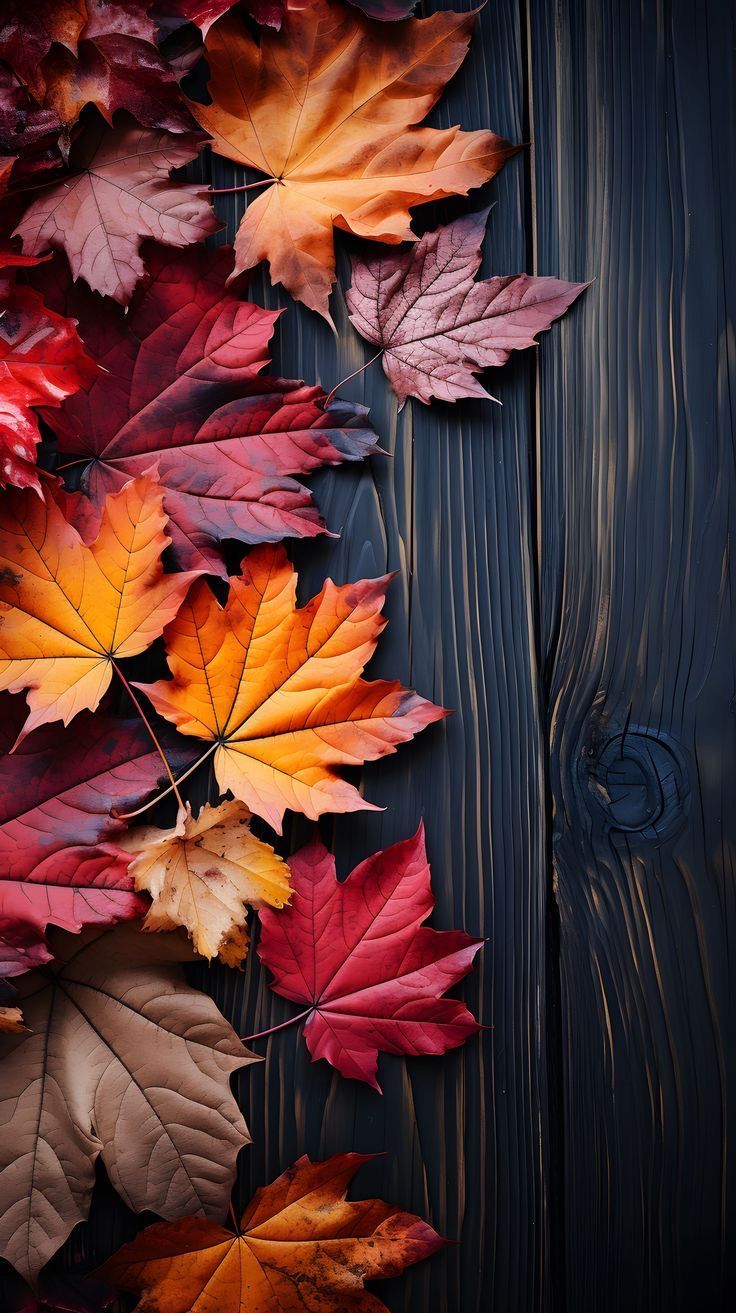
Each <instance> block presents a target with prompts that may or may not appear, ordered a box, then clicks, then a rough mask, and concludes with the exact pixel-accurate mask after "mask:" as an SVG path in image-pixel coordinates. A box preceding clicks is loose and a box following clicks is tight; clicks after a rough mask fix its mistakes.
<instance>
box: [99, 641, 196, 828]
mask: <svg viewBox="0 0 736 1313" xmlns="http://www.w3.org/2000/svg"><path fill="white" fill-rule="evenodd" d="M112 668H113V670H114V671H115V674H116V675H117V677H118V679H119V680H120V682H121V684H122V686H123V688H124V689H125V691H126V693H127V694H128V697H129V698H130V700H131V702H132V703H133V705H134V707H135V709H136V711H137V712H138V714H139V716H140V718H141V720H142V721H143V724H144V725H145V727H146V729H147V730H148V733H149V734H150V735H151V738H152V739H153V742H154V744H155V746H156V751H157V752H158V755H159V757H160V758H161V760H162V762H163V763H164V766H165V767H166V774H167V775H168V777H169V779H170V780H171V788H172V789H173V790H174V793H175V795H176V801H177V802H178V804H179V806H180V807H181V808H182V809H183V807H184V799H183V798H182V796H181V794H180V792H179V787H178V785H177V782H176V780H175V779H174V773H173V771H172V769H171V767H170V765H169V763H168V760H167V757H166V753H165V752H164V750H163V748H162V747H161V744H160V743H159V741H158V739H157V738H156V734H155V732H154V728H153V725H152V724H151V722H150V720H149V719H148V716H147V715H146V713H145V711H144V710H143V707H142V706H141V703H140V701H139V699H138V698H137V697H136V695H135V693H134V692H133V689H132V687H131V685H130V684H129V683H128V681H127V679H126V678H125V675H124V674H123V672H122V670H121V669H120V666H119V665H118V664H117V662H116V661H113V662H112ZM168 792H169V790H168V789H167V793H168ZM149 805H150V804H149Z"/></svg>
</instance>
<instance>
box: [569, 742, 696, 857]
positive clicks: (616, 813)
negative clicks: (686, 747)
mask: <svg viewBox="0 0 736 1313" xmlns="http://www.w3.org/2000/svg"><path fill="white" fill-rule="evenodd" d="M581 770H582V772H583V773H584V775H585V783H586V785H587V798H588V806H589V808H590V810H591V812H592V813H593V815H594V816H597V817H598V818H602V819H603V822H604V825H605V827H606V829H608V830H615V831H619V832H621V833H627V834H638V835H640V836H641V837H642V838H645V839H657V840H662V839H664V838H666V837H667V836H668V835H670V834H671V833H672V832H673V831H674V830H675V829H676V828H677V827H678V825H679V823H680V822H681V820H682V819H683V817H684V816H685V815H686V814H687V809H688V804H689V799H690V786H689V782H688V774H687V767H686V764H685V760H684V756H683V753H682V750H681V748H680V747H679V745H678V744H677V743H675V741H674V740H673V739H671V738H670V737H669V735H667V734H664V733H661V732H659V733H658V732H657V731H655V730H652V729H648V728H641V727H630V728H628V729H627V730H626V732H625V733H622V734H615V735H613V736H611V737H610V738H608V739H606V740H605V741H604V742H603V743H602V744H601V745H600V748H599V750H598V751H597V752H596V753H595V756H594V758H593V760H592V761H591V760H590V759H588V760H584V761H583V762H581Z"/></svg>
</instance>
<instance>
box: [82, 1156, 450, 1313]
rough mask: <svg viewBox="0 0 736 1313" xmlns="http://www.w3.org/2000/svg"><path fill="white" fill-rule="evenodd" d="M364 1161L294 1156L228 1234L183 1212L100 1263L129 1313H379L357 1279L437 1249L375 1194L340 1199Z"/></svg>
mask: <svg viewBox="0 0 736 1313" xmlns="http://www.w3.org/2000/svg"><path fill="white" fill-rule="evenodd" d="M367 1161H368V1157H367V1156H365V1155H363V1154H358V1153H345V1154H335V1156H334V1157H332V1158H328V1159H327V1161H326V1162H316V1163H313V1162H310V1160H309V1158H307V1157H303V1158H299V1159H298V1161H297V1162H295V1163H294V1165H293V1166H292V1167H290V1168H288V1170H287V1171H285V1172H284V1173H283V1174H282V1175H281V1176H279V1177H278V1178H277V1179H276V1180H275V1181H272V1182H271V1184H270V1185H267V1186H265V1187H264V1188H263V1189H261V1190H258V1191H257V1192H256V1194H255V1195H254V1196H253V1199H252V1200H251V1203H250V1204H249V1206H248V1207H247V1208H246V1210H245V1212H244V1213H243V1216H242V1219H241V1222H240V1229H239V1231H238V1233H237V1234H236V1235H234V1234H233V1233H232V1231H226V1230H225V1229H224V1227H221V1226H215V1225H213V1224H212V1223H207V1222H200V1221H197V1220H196V1219H194V1218H186V1219H184V1220H183V1221H181V1222H175V1223H173V1224H172V1223H157V1224H155V1225H154V1226H150V1227H148V1228H147V1230H145V1231H143V1232H142V1234H141V1235H139V1236H137V1237H136V1239H135V1240H133V1241H131V1242H130V1244H127V1245H123V1247H122V1249H120V1250H119V1251H118V1253H117V1254H114V1255H113V1257H112V1258H111V1259H109V1260H108V1261H107V1263H105V1264H104V1266H103V1267H102V1268H101V1269H100V1275H101V1276H102V1277H103V1278H104V1279H105V1280H106V1281H110V1282H111V1283H112V1284H113V1285H116V1286H118V1287H119V1288H120V1289H122V1290H128V1291H132V1292H139V1293H141V1294H142V1295H143V1298H142V1300H141V1302H140V1304H138V1306H137V1307H138V1311H139V1313H154V1311H155V1313H195V1311H197V1313H198V1311H199V1310H201V1311H202V1313H205V1309H210V1308H211V1309H212V1310H215V1309H216V1310H217V1313H304V1310H306V1309H309V1310H310V1313H338V1310H341V1309H346V1310H347V1309H354V1310H356V1313H385V1309H386V1306H385V1304H383V1303H382V1302H381V1300H380V1299H377V1298H376V1296H375V1295H372V1294H369V1293H368V1291H366V1290H365V1289H364V1283H365V1282H366V1281H376V1280H378V1279H380V1278H384V1277H395V1276H398V1275H399V1274H400V1273H401V1272H403V1271H404V1268H406V1267H409V1266H410V1265H411V1264H412V1263H418V1262H420V1261H421V1260H422V1259H423V1258H428V1257H429V1256H430V1254H433V1253H435V1252H436V1251H437V1250H438V1249H441V1248H442V1246H443V1245H444V1243H445V1242H444V1240H442V1238H441V1237H440V1236H438V1235H437V1232H436V1231H433V1229H432V1227H431V1226H429V1225H428V1223H426V1222H423V1221H422V1220H421V1218H419V1217H416V1216H414V1214H412V1213H404V1212H402V1211H401V1210H400V1209H398V1208H396V1207H394V1206H393V1205H392V1204H386V1203H384V1202H383V1200H381V1199H364V1200H357V1201H354V1202H347V1199H346V1196H347V1190H348V1186H349V1184H350V1182H351V1180H352V1178H353V1176H354V1175H355V1173H356V1172H357V1170H358V1168H359V1167H361V1166H362V1164H363V1163H364V1162H367Z"/></svg>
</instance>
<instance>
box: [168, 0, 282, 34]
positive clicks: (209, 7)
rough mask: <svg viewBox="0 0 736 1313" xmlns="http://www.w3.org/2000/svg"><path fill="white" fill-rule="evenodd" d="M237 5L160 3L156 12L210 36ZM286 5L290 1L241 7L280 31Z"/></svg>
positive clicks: (223, 0)
mask: <svg viewBox="0 0 736 1313" xmlns="http://www.w3.org/2000/svg"><path fill="white" fill-rule="evenodd" d="M237 3H238V0H156V3H155V12H156V13H157V14H160V15H161V16H162V17H166V18H169V17H173V18H180V19H181V20H182V22H187V23H196V25H197V27H198V28H199V29H200V30H201V32H202V35H203V36H206V34H207V32H208V31H209V29H210V28H211V27H212V24H213V23H215V22H216V21H217V19H218V18H221V17H222V15H223V14H224V13H227V10H228V9H232V8H233V5H235V4H237ZM285 3H286V0H240V4H239V6H238V7H239V8H241V9H243V10H244V11H245V12H246V13H248V14H250V16H251V17H252V18H254V19H255V21H256V22H257V23H267V24H268V25H269V26H271V27H278V26H279V24H280V23H281V19H282V17H283V13H284V5H285Z"/></svg>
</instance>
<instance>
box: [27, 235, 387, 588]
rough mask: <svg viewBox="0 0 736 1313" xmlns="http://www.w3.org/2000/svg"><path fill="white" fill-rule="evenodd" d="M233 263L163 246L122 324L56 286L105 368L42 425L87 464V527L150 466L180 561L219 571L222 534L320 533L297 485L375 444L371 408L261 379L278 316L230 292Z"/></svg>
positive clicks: (109, 309) (107, 310) (224, 253)
mask: <svg viewBox="0 0 736 1313" xmlns="http://www.w3.org/2000/svg"><path fill="white" fill-rule="evenodd" d="M229 266H230V253H229V249H222V248H221V249H220V250H218V251H204V250H202V249H193V250H188V251H185V252H183V253H180V252H172V251H167V250H164V249H163V248H161V247H156V248H154V249H153V250H152V251H151V253H150V255H147V268H148V272H147V275H146V277H145V279H144V281H143V282H142V283H141V285H140V287H139V288H138V290H137V291H136V293H135V295H134V297H133V300H132V302H131V306H130V309H129V312H128V314H127V315H123V314H122V313H121V312H120V310H119V309H118V307H117V306H113V305H112V304H110V303H107V304H104V303H103V304H100V301H99V298H97V297H94V296H92V295H91V294H88V295H86V296H84V295H81V293H82V292H83V291H84V289H82V288H79V287H77V288H74V289H70V288H69V286H68V280H67V285H66V287H64V288H62V289H61V290H60V289H59V288H58V286H55V287H54V288H53V289H52V292H53V295H54V296H55V297H56V301H57V302H60V304H61V305H63V306H64V307H65V308H67V309H71V310H73V312H74V313H75V315H76V316H77V317H78V319H79V321H80V324H81V326H82V331H83V333H84V336H85V338H86V340H87V341H88V342H89V343H90V344H91V346H92V348H93V350H94V352H95V356H96V359H97V360H98V362H99V364H100V365H101V366H102V367H103V371H104V372H101V373H100V374H99V375H98V379H97V381H96V383H93V384H92V385H91V386H90V387H89V388H88V389H86V390H85V391H84V392H82V393H80V394H79V396H78V401H77V402H76V404H72V405H68V406H65V408H64V410H63V412H59V413H58V414H55V413H54V414H52V413H49V414H48V415H45V416H44V418H45V419H47V421H48V422H49V423H50V424H51V426H52V427H53V428H54V430H55V431H56V433H57V436H58V446H59V450H60V451H62V452H69V453H72V454H74V455H79V454H82V453H83V454H84V455H86V456H88V457H89V458H90V464H89V466H88V467H87V469H86V470H85V471H84V472H83V474H82V479H81V487H82V490H83V491H84V493H85V495H86V497H87V498H88V499H89V501H90V503H91V504H90V505H89V506H88V507H86V508H84V507H79V508H78V511H77V514H78V515H80V514H81V513H82V510H84V512H85V532H87V526H88V525H89V526H93V525H94V523H95V519H96V516H97V515H98V514H99V510H100V509H101V507H102V505H103V504H104V499H105V496H106V495H107V493H109V492H112V491H115V490H116V489H118V488H120V487H121V486H122V485H123V484H124V483H125V482H127V480H128V479H129V478H131V477H133V476H135V475H137V474H141V473H143V472H144V471H145V470H148V469H149V468H150V467H151V466H152V465H154V466H155V467H156V470H157V477H158V479H159V482H160V483H161V485H162V487H163V489H164V507H165V510H166V512H167V514H168V515H169V516H170V521H169V532H170V534H171V539H172V544H173V547H174V551H175V553H176V558H177V561H178V562H179V564H180V565H181V566H183V567H186V568H191V567H195V566H201V567H204V568H205V569H208V570H210V571H214V572H216V573H218V574H221V575H224V574H225V568H224V565H223V558H222V550H221V548H220V546H219V540H220V539H222V538H225V537H227V538H237V539H239V540H240V541H241V542H244V543H246V544H248V545H250V544H253V543H257V542H264V541H274V540H278V539H280V538H283V537H284V536H286V535H295V536H299V537H306V536H311V535H313V534H317V533H321V532H322V531H323V529H324V524H323V521H322V519H321V517H320V516H319V514H318V512H317V510H316V509H315V507H314V506H313V504H312V500H311V496H310V494H309V492H308V491H307V489H306V488H305V487H304V486H303V485H302V484H301V483H299V482H297V481H296V480H295V479H293V478H291V477H289V476H290V475H292V474H295V473H308V472H310V471H311V470H314V469H317V468H318V467H319V466H322V465H334V464H337V463H338V462H339V461H355V460H360V459H362V458H363V457H364V456H366V455H367V454H368V453H369V452H370V451H371V450H372V448H373V447H374V445H375V444H376V442H377V437H376V434H375V433H374V432H373V430H372V429H371V428H370V427H369V425H368V423H367V412H366V410H365V409H364V407H362V406H359V405H355V404H353V403H350V402H343V401H336V402H334V403H331V404H330V406H329V407H328V409H327V410H325V406H324V402H325V394H324V392H323V391H322V390H321V388H318V387H307V386H305V385H304V384H302V383H298V382H294V381H293V380H288V379H272V378H264V377H263V376H262V370H263V369H264V368H265V367H266V366H267V365H268V363H269V356H268V343H269V339H270V337H271V334H272V332H273V326H274V323H275V320H276V319H277V317H278V315H277V314H274V313H272V312H270V311H266V310H262V309H260V308H259V307H258V306H254V305H251V304H249V303H248V302H247V301H241V300H239V299H238V298H237V297H236V296H235V295H234V293H231V292H227V291H226V290H225V278H226V274H227V271H228V269H229ZM49 276H50V278H53V277H54V271H53V270H50V271H49ZM41 285H42V286H45V284H44V283H43V282H42V283H41Z"/></svg>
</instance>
